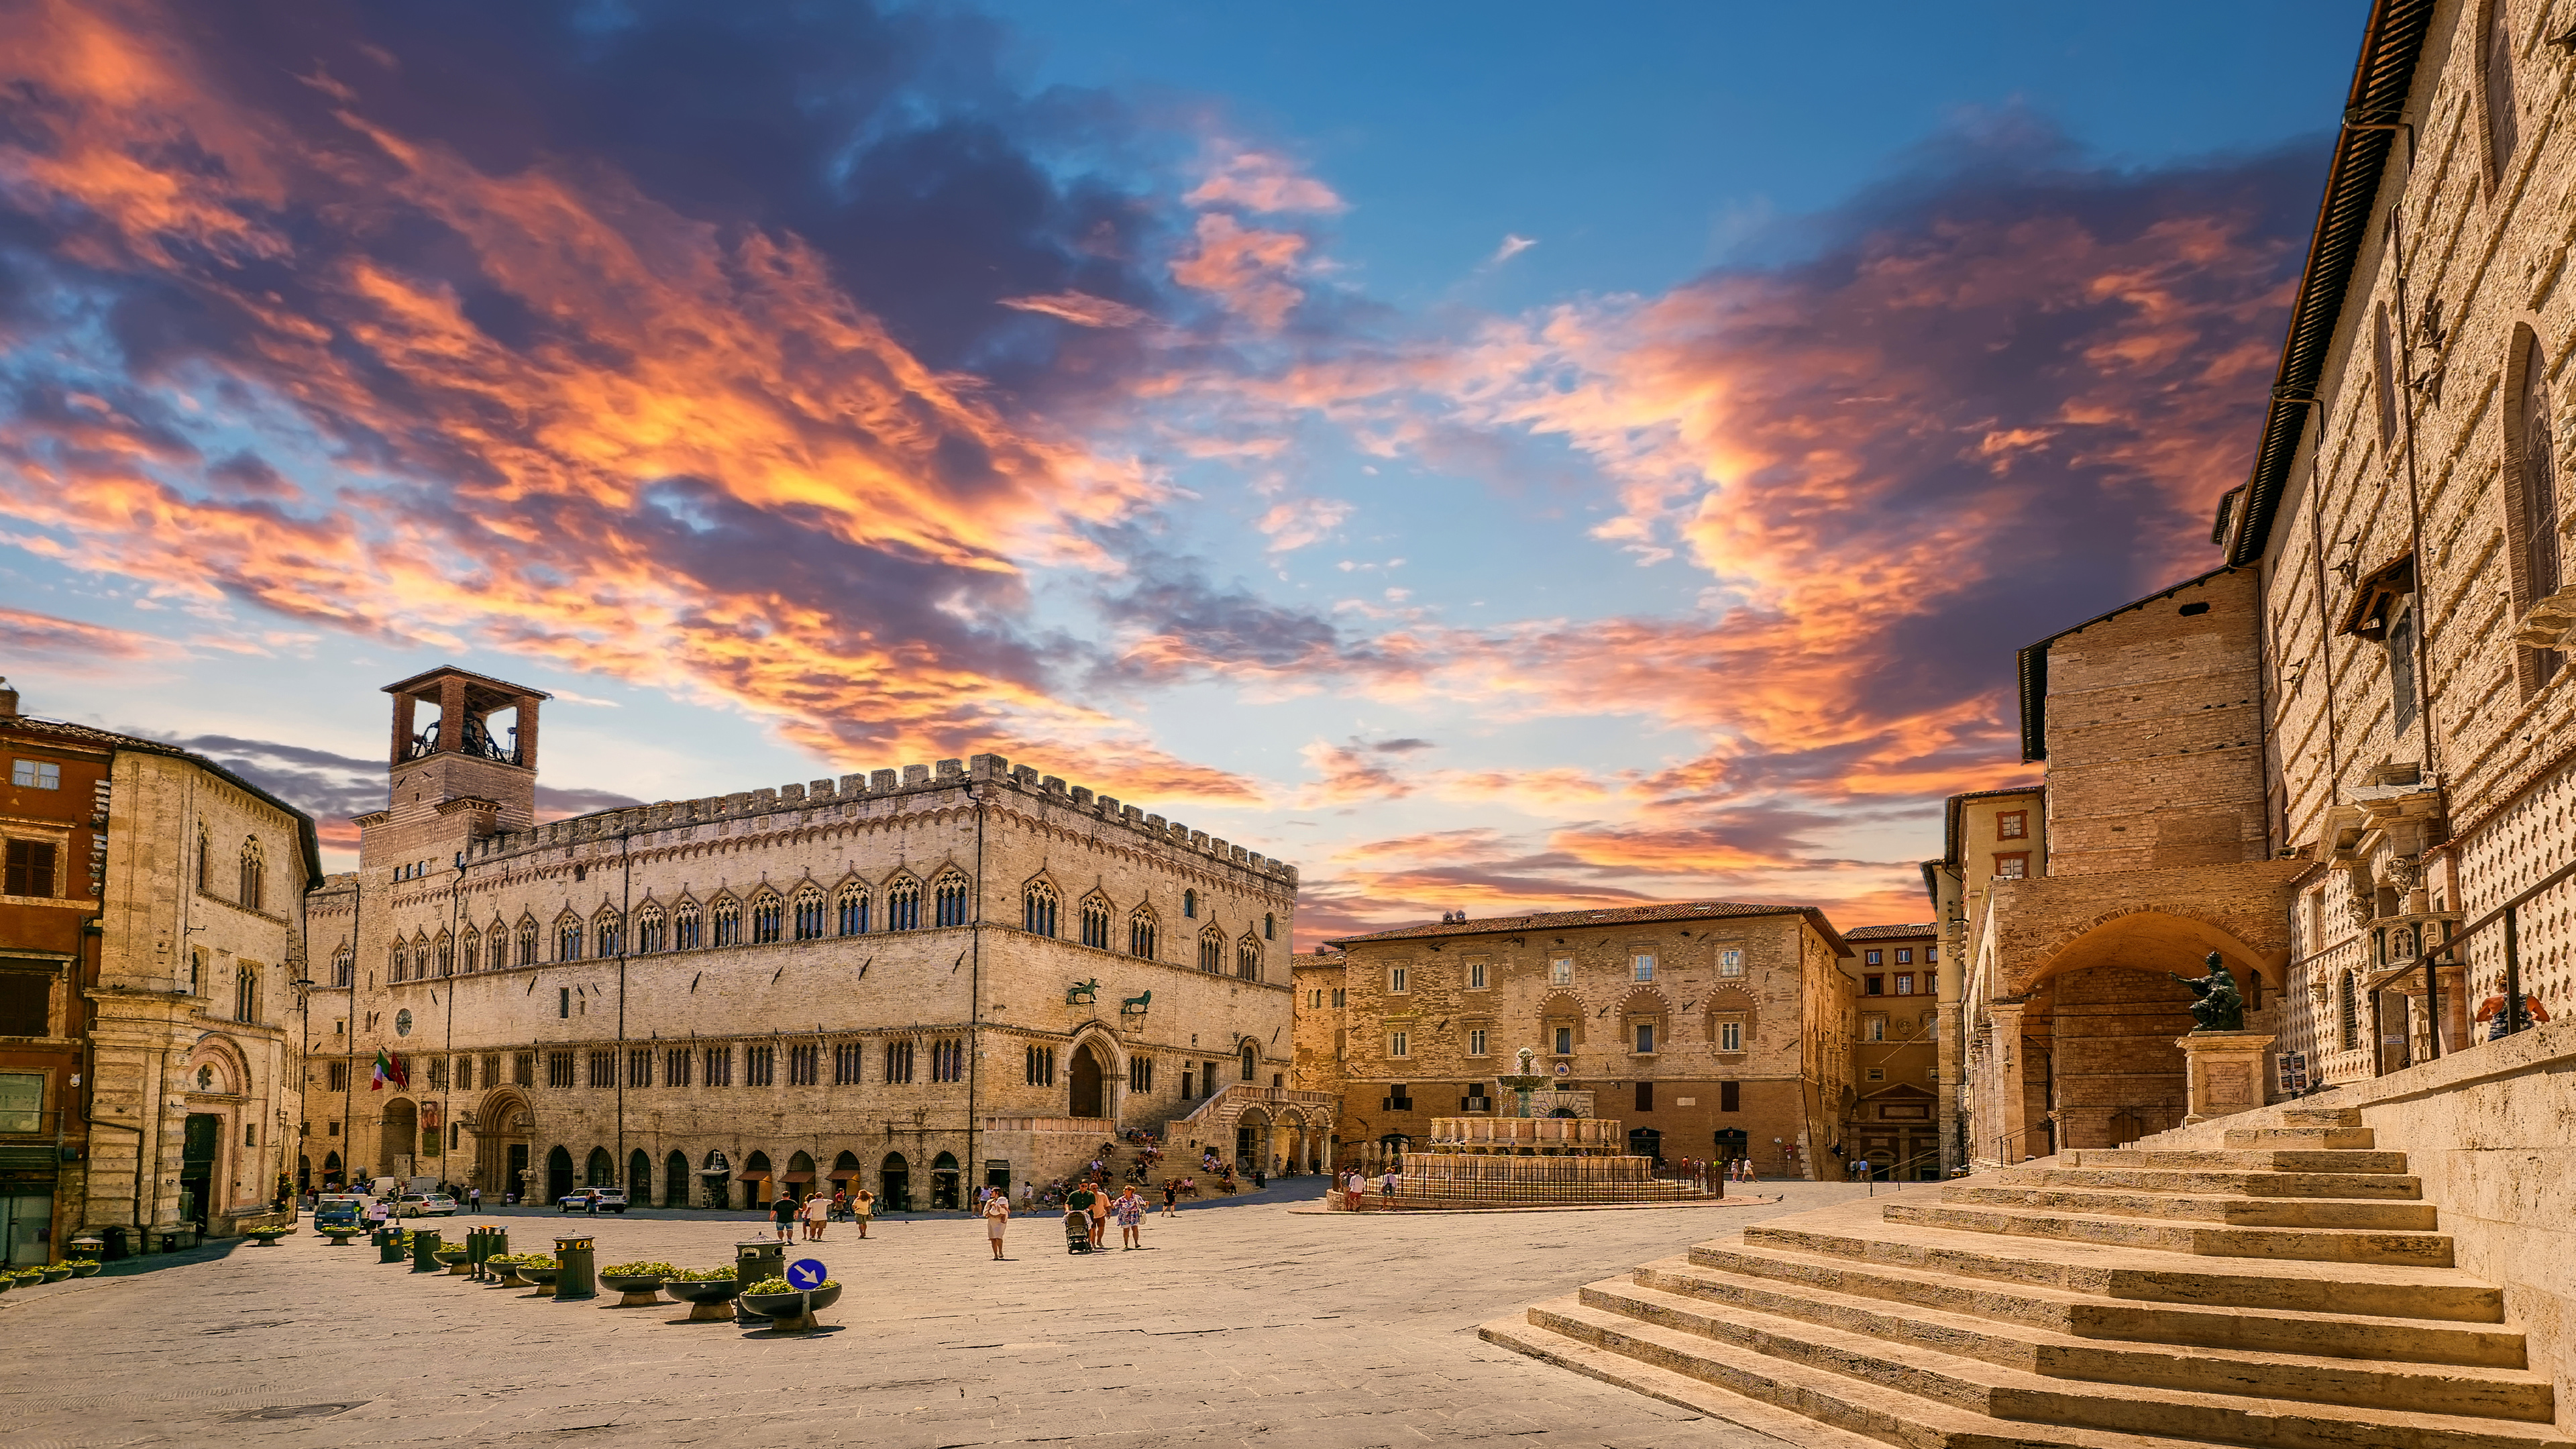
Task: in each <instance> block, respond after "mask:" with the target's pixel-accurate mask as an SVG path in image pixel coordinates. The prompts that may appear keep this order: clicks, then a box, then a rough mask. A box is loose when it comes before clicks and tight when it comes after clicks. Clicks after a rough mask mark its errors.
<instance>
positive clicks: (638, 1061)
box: [626, 1048, 653, 1087]
mask: <svg viewBox="0 0 2576 1449" xmlns="http://www.w3.org/2000/svg"><path fill="white" fill-rule="evenodd" d="M626 1085H628V1086H630V1087H649V1086H651V1085H653V1053H652V1051H651V1049H650V1048H638V1049H635V1050H632V1051H629V1052H628V1053H627V1054H626Z"/></svg>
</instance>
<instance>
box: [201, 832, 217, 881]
mask: <svg viewBox="0 0 2576 1449" xmlns="http://www.w3.org/2000/svg"><path fill="white" fill-rule="evenodd" d="M214 870H215V843H214V842H213V841H212V840H209V839H207V838H206V832H205V829H204V828H203V827H202V826H201V827H199V828H198V831H197V889H199V890H201V891H203V890H212V889H214V886H215V882H214Z"/></svg>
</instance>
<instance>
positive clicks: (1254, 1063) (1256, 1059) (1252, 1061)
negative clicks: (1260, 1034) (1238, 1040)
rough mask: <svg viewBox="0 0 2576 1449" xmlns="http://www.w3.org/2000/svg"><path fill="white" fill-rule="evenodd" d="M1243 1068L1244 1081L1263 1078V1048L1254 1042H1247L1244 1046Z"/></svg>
mask: <svg viewBox="0 0 2576 1449" xmlns="http://www.w3.org/2000/svg"><path fill="white" fill-rule="evenodd" d="M1242 1066H1243V1079H1244V1080H1245V1081H1247V1082H1249V1081H1255V1080H1257V1079H1259V1077H1260V1076H1261V1048H1260V1047H1259V1046H1258V1045H1256V1044H1254V1043H1252V1042H1245V1043H1244V1044H1243V1062H1242Z"/></svg>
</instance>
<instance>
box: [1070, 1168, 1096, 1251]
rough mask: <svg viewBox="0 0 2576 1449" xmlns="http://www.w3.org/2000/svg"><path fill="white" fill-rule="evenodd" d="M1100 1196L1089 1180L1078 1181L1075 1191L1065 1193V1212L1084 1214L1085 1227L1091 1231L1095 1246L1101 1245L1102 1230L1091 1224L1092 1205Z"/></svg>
mask: <svg viewBox="0 0 2576 1449" xmlns="http://www.w3.org/2000/svg"><path fill="white" fill-rule="evenodd" d="M1099 1197H1100V1194H1098V1193H1096V1192H1093V1191H1092V1190H1091V1184H1090V1183H1088V1182H1076V1183H1075V1184H1074V1185H1073V1191H1071V1192H1069V1193H1066V1194H1065V1195H1064V1210H1065V1212H1066V1213H1067V1214H1068V1215H1070V1214H1076V1213H1078V1214H1080V1215H1081V1216H1082V1219H1083V1225H1084V1227H1085V1228H1087V1229H1088V1230H1089V1231H1090V1233H1091V1245H1092V1246H1093V1247H1095V1248H1096V1247H1099V1246H1100V1230H1099V1229H1098V1228H1094V1227H1091V1226H1090V1224H1091V1205H1092V1204H1093V1203H1094V1202H1096V1201H1098V1200H1099Z"/></svg>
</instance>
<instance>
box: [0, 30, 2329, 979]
mask: <svg viewBox="0 0 2576 1449" xmlns="http://www.w3.org/2000/svg"><path fill="white" fill-rule="evenodd" d="M2366 8H2367V7H2366V5H2364V4H2363V3H2361V0H2332V3H2327V0H2279V3H2275V4H2271V5H2266V6H2257V7H2247V6H2243V5H2241V4H2230V5H2221V4H2215V3H2176V4H2171V5H2165V6H2157V7H2112V6H2075V7H2069V6H2063V5H2038V4H1992V5H1977V4H1968V5H1962V6H1955V7H1924V6H1919V5H1918V6H1896V5H1873V4H1858V5H1852V6H1844V7H1840V8H1837V9H1836V10H1834V11H1832V12H1831V24H1830V27H1822V26H1820V25H1819V23H1818V22H1819V20H1820V19H1822V18H1823V17H1824V16H1825V14H1826V12H1821V11H1817V10H1814V9H1812V8H1807V7H1779V6H1768V7H1749V6H1739V5H1732V4H1722V5H1711V4H1705V3H1696V4H1670V5H1658V4H1643V3H1640V4H1635V5H1628V6H1620V7H1610V8H1606V9H1602V8H1595V9H1590V10H1576V9H1568V8H1567V7H1562V6H1552V5H1537V4H1518V3H1505V4H1500V5H1496V4H1491V3H1487V4H1479V5H1475V6H1472V7H1471V6H1469V5H1466V4H1463V3H1436V0H1423V3H1413V4H1407V5H1403V6H1387V5H1384V4H1382V3H1381V4H1375V5H1367V6H1362V5H1357V4H1345V3H1338V0H1335V3H1325V0H1309V3H1305V4H1301V5H1297V6H1283V7H1260V8H1257V9H1256V8H1255V7H1249V6H1211V5H1207V4H1204V3H1183V0H1044V3H1039V0H1003V3H993V4H987V5H984V6H981V7H968V6H962V5H959V6H950V5H921V4H871V3H862V0H835V3H829V4H824V3H816V0H728V3H726V4H724V5H721V6H718V5H709V4H704V3H697V4H682V3H669V0H664V3H655V0H579V3H567V0H462V3H453V4H443V5H440V6H436V7H421V6H417V5H399V4H392V3H384V4H364V3H343V0H192V3H188V4H184V5H183V4H175V3H172V4H163V3H154V0H0V671H5V673H6V675H7V676H8V677H9V679H10V680H11V682H12V683H13V684H14V685H15V687H17V688H18V689H20V690H21V691H22V693H23V695H24V703H23V707H24V708H25V709H26V710H27V711H28V712H29V713H32V714H37V715H41V716H45V717H49V718H59V719H72V720H78V721H81V722H84V723H90V724H95V725H99V726H102V727H105V728H110V729H117V730H124V731H129V732H133V733H138V734H145V735H150V736H153V737H156V738H163V739H170V740H175V741H181V742H185V743H189V744H191V745H192V746H193V747H195V748H199V749H202V750H204V751H206V752H207V753H209V754H211V755H213V756H215V757H216V758H218V759H221V760H224V761H225V762H227V763H229V764H232V765H233V766H235V767H236V768H238V769H240V770H242V771H243V772H245V773H246V774H248V775H249V776H251V777H252V778H254V779H257V780H259V781H261V782H262V783H265V784H267V785H269V786H270V787H272V788H273V789H275V790H277V791H278V792H279V793H281V794H283V795H285V796H286V797H287V798H289V799H292V800H294V801H296V802H297V803H299V804H301V805H304V806H305V807H306V808H308V809H310V810H312V811H313V813H314V814H315V815H316V817H317V819H318V820H319V821H320V824H321V827H322V833H323V839H324V843H325V846H326V864H327V865H329V866H330V867H331V868H334V869H345V868H347V867H348V866H349V865H350V864H352V863H353V862H354V854H353V846H354V843H355V838H356V837H355V832H354V829H353V828H352V827H351V826H350V825H349V823H348V817H349V816H350V815H352V814H354V813H356V812H359V811H362V810H365V809H369V808H373V807H375V806H377V805H380V804H381V803H382V800H383V789H384V783H383V757H382V749H383V741H384V713H383V711H384V710H385V709H386V708H387V701H386V699H385V696H383V695H382V694H381V693H379V692H378V690H379V688H380V687H381V686H382V685H384V684H387V683H390V682H392V681H394V680H397V679H401V678H404V677H407V676H409V675H411V674H414V673H417V672H419V671H421V670H424V669H427V668H430V667H433V666H435V665H438V664H441V663H450V662H452V663H456V664H461V665H463V666H464V667H466V668H469V669H474V670H477V671H480V672H483V673H486V674H490V675H495V676H498V677H500V678H503V679H508V680H512V681H516V682H519V683H522V684H526V685H531V686H534V687H536V688H539V689H543V690H547V691H550V692H551V693H552V694H553V695H554V696H555V703H553V704H550V705H549V706H548V707H547V715H546V728H545V740H544V758H543V759H541V760H540V762H539V773H540V782H541V794H540V806H541V809H542V810H544V811H545V812H547V813H549V814H562V813H571V812H577V811H583V810H590V809H599V808H605V807H607V806H611V805H615V804H618V803H621V802H629V801H638V800H657V799H685V798H690V797H694V796H702V795H711V794H720V793H726V792H730V791H735V790H743V789H754V788H759V787H761V786H765V785H778V784H784V783H787V782H790V781H801V780H806V779H811V778H815V777H818V776H824V775H839V774H843V773H848V772H850V771H854V770H871V769H878V768H885V767H889V766H895V765H902V764H910V763H925V762H929V761H932V760H936V759H941V758H951V757H960V758H962V757H964V756H966V755H969V754H973V753H978V752H987V751H989V752H995V753H1000V754H1003V755H1006V756H1008V757H1010V758H1011V759H1012V760H1013V761H1014V762H1015V763H1027V764H1032V765H1035V766H1037V767H1038V768H1039V769H1040V770H1041V771H1042V772H1044V773H1047V774H1054V775H1060V776H1063V777H1064V778H1066V779H1067V780H1068V781H1071V782H1073V783H1076V784H1082V785H1088V786H1090V787H1092V788H1094V789H1096V790H1099V791H1101V792H1103V793H1106V794H1111V795H1115V796H1117V797H1119V798H1120V799H1122V800H1124V801H1127V802H1129V803H1133V804H1137V805H1140V806H1142V807H1144V808H1146V809H1148V810H1151V811H1154V812H1156V813H1159V814H1163V815H1166V816H1169V817H1171V818H1173V819H1176V820H1182V821H1186V822H1187V823H1188V824H1190V825H1191V826H1193V827H1195V828H1198V829H1202V830H1205V831H1207V832H1209V833H1210V834H1212V835H1219V836H1223V837H1225V838H1228V839H1231V840H1234V841H1237V842H1239V843H1242V844H1244V845H1247V846H1249V847H1251V848H1252V849H1255V850H1258V851H1261V852H1263V853H1265V854H1270V855H1274V856H1277V857H1280V858H1283V859H1286V860H1289V861H1292V862H1295V863H1296V864H1297V865H1298V866H1299V867H1300V869H1301V872H1302V882H1303V888H1302V892H1301V896H1300V901H1299V945H1300V947H1301V949H1303V948H1307V947H1311V945H1312V944H1313V943H1314V942H1316V941H1318V940H1321V939H1325V938H1328V937H1330V936H1333V935H1336V934H1349V933H1352V932H1354V931H1360V930H1368V929H1377V928H1381V927H1386V926H1394V925H1401V924H1407V923H1412V922H1418V921H1423V920H1429V919H1434V918H1436V917H1437V916H1438V915H1439V914H1440V913H1443V912H1446V911H1450V910H1465V911H1468V912H1469V913H1471V914H1474V915H1489V914H1505V913H1517V912H1522V911H1528V910H1549V909H1576V908H1585V907H1592V906H1602V905H1616V904H1621V903H1626V902H1633V901H1640V900H1665V899H1698V898H1721V899H1729V900H1758V901H1778V902H1791V903H1800V904H1816V905H1821V906H1823V907H1825V908H1826V909H1827V910H1828V911H1829V912H1830V913H1831V914H1832V917H1833V919H1834V920H1835V921H1836V922H1838V923H1839V924H1842V925H1844V926H1859V925H1865V924H1876V923H1887V922H1897V921H1918V920H1923V919H1927V918H1928V916H1929V910H1928V906H1927V905H1926V903H1925V901H1924V899H1923V895H1922V890H1921V885H1920V875H1919V871H1918V869H1917V865H1916V862H1918V861H1920V860H1921V859H1923V858H1925V857H1927V856H1934V855H1938V854H1939V852H1940V801H1941V799H1942V797H1943V796H1944V795H1947V794H1949V793H1953V792H1956V791H1961V790H1971V789H1984V788H1991V787H1995V786H1998V785H2003V784H2009V783H2014V782H2018V781H2023V780H2028V779H2033V778H2035V771H2034V770H2033V769H2032V767H2028V766H2025V765H2023V764H2022V763H2021V761H2020V758H2019V747H2018V736H2017V729H2016V725H2015V722H2014V714H2013V705H2012V699H2011V693H2010V686H2011V680H2012V659H2013V652H2014V651H2015V650H2016V649H2018V648H2019V647H2020V646H2022V645H2024V644H2027V643H2029V642H2032V641H2033V640H2035V639H2037V638H2040V637H2043V636H2045V635H2047V634H2049V633H2052V632H2054V631H2055V630H2057V629H2060V628H2063V627H2066V626H2068V625H2071V624H2074V623H2078V622H2081V621H2082V620H2084V619H2086V618H2089V617H2091V616H2093V615H2095V614H2097V613H2100V612H2102V611H2104V610H2106V609H2109V608H2111V607H2114V606H2116V605H2118V604H2120V603H2122V602H2124V601H2126V600H2128V599H2130V598H2133V597H2136V596H2139V595H2141V594H2145V593H2149V592H2152V591H2154V590H2155V589H2157V588H2159V587H2161V586H2162V585H2164V584H2165V583H2167V582H2170V581H2172V580H2175V579H2178V578H2182V577H2187V576H2189V575H2192V574H2196V573H2199V572H2203V571H2205V570H2207V569H2209V568H2212V567H2214V566H2216V564H2217V562H2218V559H2217V558H2216V555H2215V553H2214V551H2213V550H2212V548H2211V547H2210V545H2209V543H2208V537H2207V536H2208V529H2209V517H2210V510H2211V508H2212V506H2213V505H2214V503H2215V501H2216V499H2217V497H2218V495H2219V494H2220V493H2221V492H2223V491H2224V490H2225V489H2227V488H2228V487H2230V486H2232V485H2233V484H2234V483H2236V482H2238V481H2240V480H2241V479H2242V477H2243V475H2244V472H2245V469H2246V467H2247V465H2248V463H2249V461H2250V457H2251V451H2252V447H2253V444H2254V441H2255V438H2256V434H2257V430H2258V429H2259V427H2260V423H2261V403H2262V399H2263V398H2264V396H2265V392H2266V388H2267V387H2268V384H2269V382H2270V380H2271V376H2272V370H2273V367H2274V365H2275V362H2276V360H2277V356H2278V349H2279V344H2280V338H2281V334H2282V330H2283V328H2284V327H2285V325H2286V322H2287V315H2288V314H2287V308H2288V301H2289V295H2290V289H2291V287H2292V286H2293V285H2294V283H2295V281H2296V277H2297V272H2298V267H2299V263H2300V260H2301V257H2302V255H2303V251H2304V247H2305V243H2306V237H2307V231H2308V228H2309V225H2310V222H2311V221H2312V219H2313V216H2314V212H2315V207H2316V203H2317V198H2318V196H2319V194H2320V192H2321V190H2322V187H2323V183H2324V175H2325V162H2326V158H2327V152H2328V145H2329V142H2330V136H2331V127H2332V125H2333V124H2334V122H2335V120H2336V118H2337V116H2338V115H2339V113H2340V106H2341V101H2342V96H2343V93H2344V89H2345V87H2346V85H2347V83H2348V80H2349V76H2350V72H2351V66H2352V60H2353V55H2354V52H2355V49H2356V47H2357V46H2358V44H2359V39H2360V30H2361V24H2362V20H2363V18H2364V15H2365V12H2366Z"/></svg>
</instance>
